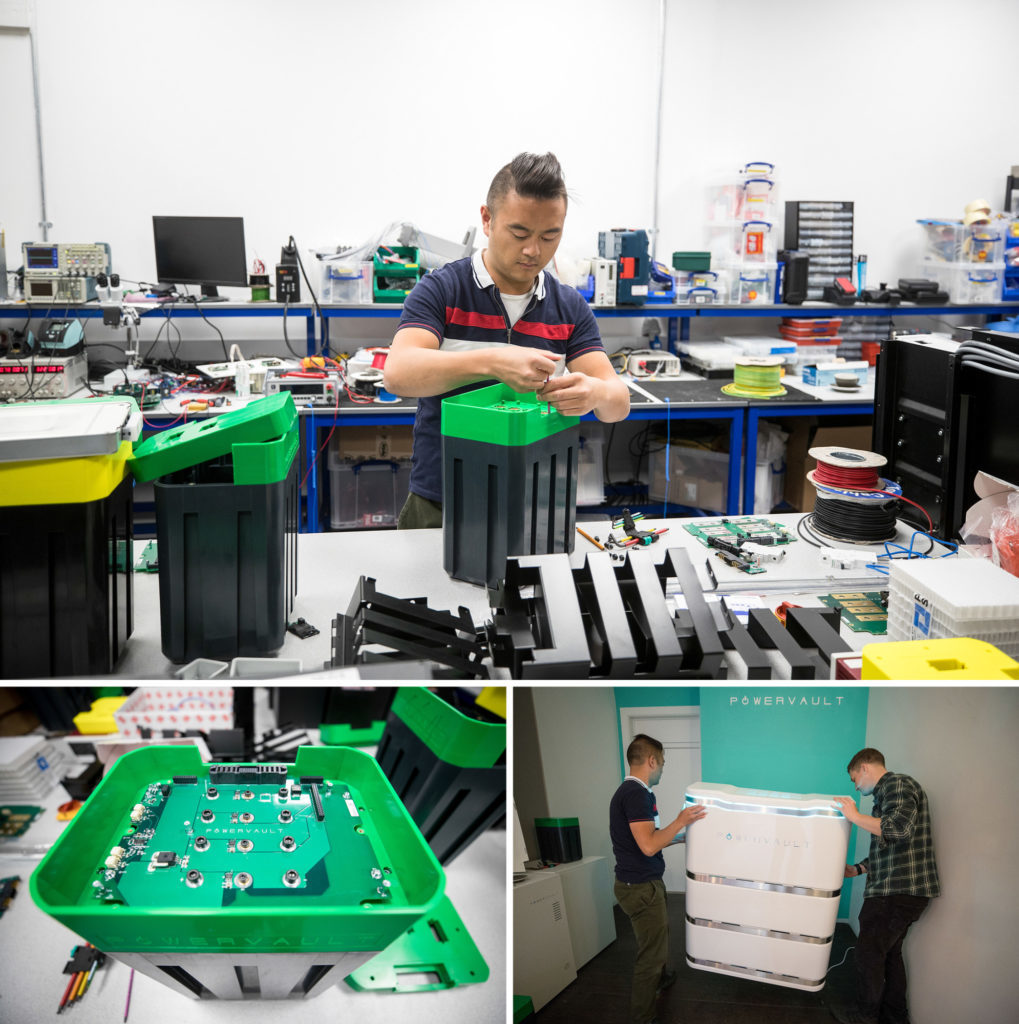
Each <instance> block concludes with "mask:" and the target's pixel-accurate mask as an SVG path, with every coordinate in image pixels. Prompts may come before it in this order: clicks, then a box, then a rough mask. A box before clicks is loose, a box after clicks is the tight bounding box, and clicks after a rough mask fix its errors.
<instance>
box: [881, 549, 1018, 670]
mask: <svg viewBox="0 0 1019 1024" xmlns="http://www.w3.org/2000/svg"><path fill="white" fill-rule="evenodd" d="M890 569H891V573H890V575H889V594H888V639H889V640H934V639H941V638H945V637H972V638H973V639H974V640H983V641H984V642H985V643H988V644H993V645H994V646H995V647H997V648H998V649H999V650H1000V651H1002V652H1003V653H1004V654H1007V655H1008V656H1009V657H1010V658H1017V657H1019V579H1017V578H1016V577H1015V576H1012V575H1011V574H1010V573H1008V572H1006V571H1005V570H1004V569H1000V568H998V566H996V565H994V564H992V563H991V562H988V561H986V560H985V559H982V558H958V557H954V558H936V559H911V560H910V561H893V562H892V563H891V565H890Z"/></svg>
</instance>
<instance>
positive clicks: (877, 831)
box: [831, 747, 941, 1024]
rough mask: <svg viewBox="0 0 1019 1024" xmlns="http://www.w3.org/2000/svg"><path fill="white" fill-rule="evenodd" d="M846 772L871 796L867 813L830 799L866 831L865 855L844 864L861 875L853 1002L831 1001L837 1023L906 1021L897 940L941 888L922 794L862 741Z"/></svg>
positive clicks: (901, 1023) (900, 940)
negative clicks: (839, 1004)
mask: <svg viewBox="0 0 1019 1024" xmlns="http://www.w3.org/2000/svg"><path fill="white" fill-rule="evenodd" d="M849 778H850V779H852V781H853V784H854V785H855V786H856V789H857V791H858V792H859V793H861V794H862V795H863V796H870V795H871V794H873V795H874V808H873V814H871V815H867V814H862V813H861V812H860V811H859V810H858V809H857V807H856V801H855V800H854V799H853V798H852V797H848V796H839V797H836V798H835V801H836V803H837V805H838V806H839V807H840V808H841V810H842V813H843V814H844V815H845V816H846V818H847V819H848V820H849V821H850V822H852V824H854V825H856V826H857V827H858V828H861V829H863V830H865V831H867V832H869V833H870V834H871V835H872V836H873V837H874V838H872V839H871V841H870V854H869V855H868V856H867V857H865V858H864V859H863V860H862V861H860V863H859V864H850V865H848V866H847V867H846V871H845V877H846V878H855V877H856V876H857V875H866V876H867V885H866V888H865V889H864V893H863V909H862V910H861V911H860V936H859V939H858V941H857V945H856V973H857V977H856V992H857V1002H858V1005H857V1006H855V1007H846V1008H842V1007H832V1008H831V1012H832V1016H833V1017H834V1018H835V1019H836V1020H838V1021H841V1022H842V1024H909V1008H908V1005H907V1001H906V966H905V964H904V963H903V961H902V943H903V941H904V940H905V938H906V932H907V931H909V926H910V925H911V924H912V923H913V922H914V921H916V920H917V918H918V917H919V916H920V915H921V914H922V913H923V911H924V909H925V908H926V906H927V904H928V903H929V902H930V901H931V898H932V897H934V896H938V895H939V894H940V893H941V886H940V883H939V882H938V868H937V864H935V862H934V841H933V839H932V837H931V815H930V809H929V808H928V806H927V794H926V793H924V791H923V789H922V788H921V787H920V784H919V783H918V782H917V781H916V779H911V778H910V777H909V776H908V775H900V774H899V773H898V772H890V771H888V769H887V768H885V759H884V755H883V754H882V753H881V751H879V750H874V749H873V748H872V747H867V748H866V749H864V750H861V751H860V752H859V753H858V754H856V755H855V756H854V757H853V759H852V760H851V761H850V762H849Z"/></svg>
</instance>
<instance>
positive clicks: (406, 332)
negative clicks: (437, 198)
mask: <svg viewBox="0 0 1019 1024" xmlns="http://www.w3.org/2000/svg"><path fill="white" fill-rule="evenodd" d="M565 219H566V185H565V183H564V182H563V176H562V168H561V167H560V166H559V161H558V160H557V159H556V158H555V156H553V154H551V153H546V154H544V155H542V156H539V155H536V154H534V153H521V154H519V155H518V156H516V157H514V159H513V160H512V161H511V162H510V163H508V164H507V165H506V166H505V167H503V168H502V170H500V171H499V173H498V174H496V176H495V178H494V179H493V180H492V184H491V186H490V187H489V190H488V196H487V199H486V202H485V204H484V205H483V206H482V207H481V223H482V227H483V229H484V232H485V235H486V237H487V239H488V247H487V248H486V249H484V250H482V251H480V252H478V253H476V254H475V255H474V256H473V257H465V258H464V259H461V260H455V261H454V262H452V263H448V264H447V265H446V266H444V267H442V268H441V269H439V270H436V271H433V272H432V273H430V274H426V275H425V276H424V277H423V278H422V279H421V280H420V281H419V282H418V283H417V285H416V286H415V287H414V289H413V290H412V291H411V292H410V294H409V295H408V296H407V299H406V301H405V302H404V307H403V316H402V317H401V319H400V326H399V328H398V329H397V332H396V335H395V336H394V338H393V343H392V345H391V346H390V349H389V356H388V357H387V359H386V365H385V386H386V389H387V390H389V391H391V392H393V393H394V394H397V395H402V396H404V397H408V398H418V399H420V401H419V402H418V411H417V417H416V419H415V422H414V452H413V461H412V464H411V475H410V496H409V497H408V499H407V503H406V504H405V505H404V507H403V510H402V511H401V513H400V521H399V526H400V527H401V528H403V529H408V528H424V527H439V526H441V525H442V446H441V436H440V409H441V402H442V399H443V398H445V397H447V396H448V395H453V394H460V393H461V392H463V391H469V390H471V389H472V388H475V387H478V386H481V385H483V384H492V383H495V382H496V381H502V382H503V383H505V384H508V385H509V386H510V387H511V388H513V390H514V391H518V392H526V391H536V392H537V393H538V394H539V395H540V396H541V398H542V400H543V401H547V402H549V403H551V404H552V405H553V406H555V408H556V409H558V410H559V411H560V412H561V413H563V414H564V415H566V416H582V415H584V414H585V413H588V412H594V414H595V416H597V417H598V419H600V420H603V421H605V422H607V423H612V422H615V421H617V420H622V419H625V418H626V416H627V414H628V413H629V411H630V393H629V390H628V389H627V387H626V385H625V384H624V383H623V381H622V380H621V379H620V378H619V377H618V375H617V374H616V372H615V370H614V369H613V368H612V364H611V363H610V362H609V359H608V356H607V355H606V354H605V348H604V346H603V345H602V341H601V337H600V335H599V333H598V325H597V323H596V322H595V319H594V316H593V314H592V313H591V310H590V308H589V307H588V305H587V303H586V302H585V301H584V300H583V299H582V298H581V297H580V294H579V293H578V292H577V291H576V290H575V289H573V288H567V287H565V286H563V285H561V284H560V283H559V282H558V281H557V280H556V279H555V278H554V277H553V276H552V275H551V274H550V273H549V272H548V271H547V270H545V267H546V266H547V265H548V264H549V263H550V262H551V261H552V258H553V256H555V252H556V249H557V248H558V247H559V242H560V240H561V238H562V232H563V222H564V221H565Z"/></svg>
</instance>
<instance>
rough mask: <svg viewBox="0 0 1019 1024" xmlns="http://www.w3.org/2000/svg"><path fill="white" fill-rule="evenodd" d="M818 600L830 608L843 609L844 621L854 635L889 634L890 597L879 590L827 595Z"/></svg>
mask: <svg viewBox="0 0 1019 1024" xmlns="http://www.w3.org/2000/svg"><path fill="white" fill-rule="evenodd" d="M818 600H819V601H820V602H821V603H822V604H825V605H827V606H828V607H829V608H841V609H842V621H843V622H845V623H846V625H848V626H849V628H850V629H851V630H853V632H854V633H872V634H873V635H874V636H883V635H884V634H885V633H887V632H888V595H887V594H882V593H881V591H879V590H873V591H871V590H868V591H866V592H854V593H846V594H825V595H824V596H823V597H819V598H818Z"/></svg>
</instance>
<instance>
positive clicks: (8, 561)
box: [0, 477, 134, 679]
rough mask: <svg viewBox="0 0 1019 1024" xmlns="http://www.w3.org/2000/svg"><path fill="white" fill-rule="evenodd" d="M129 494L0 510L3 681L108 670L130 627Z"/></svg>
mask: <svg viewBox="0 0 1019 1024" xmlns="http://www.w3.org/2000/svg"><path fill="white" fill-rule="evenodd" d="M131 488H132V481H131V479H130V477H125V478H124V479H123V480H122V481H121V482H120V483H119V484H118V485H117V486H116V487H115V488H114V489H113V490H112V491H111V492H110V493H109V494H108V495H107V496H106V497H105V498H102V499H100V500H95V501H86V502H68V503H66V504H53V505H16V506H9V507H4V508H0V551H2V554H0V677H2V678H4V679H19V678H20V679H30V678H40V677H46V676H49V677H52V676H83V675H98V674H105V673H109V672H112V671H113V670H114V667H115V665H116V663H117V661H118V659H119V658H120V656H121V654H122V653H123V650H124V645H125V643H126V641H127V638H128V637H129V636H130V635H131V631H132V629H133V628H134V619H133V604H132V602H133V591H132V579H131V541H132V507H131Z"/></svg>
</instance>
